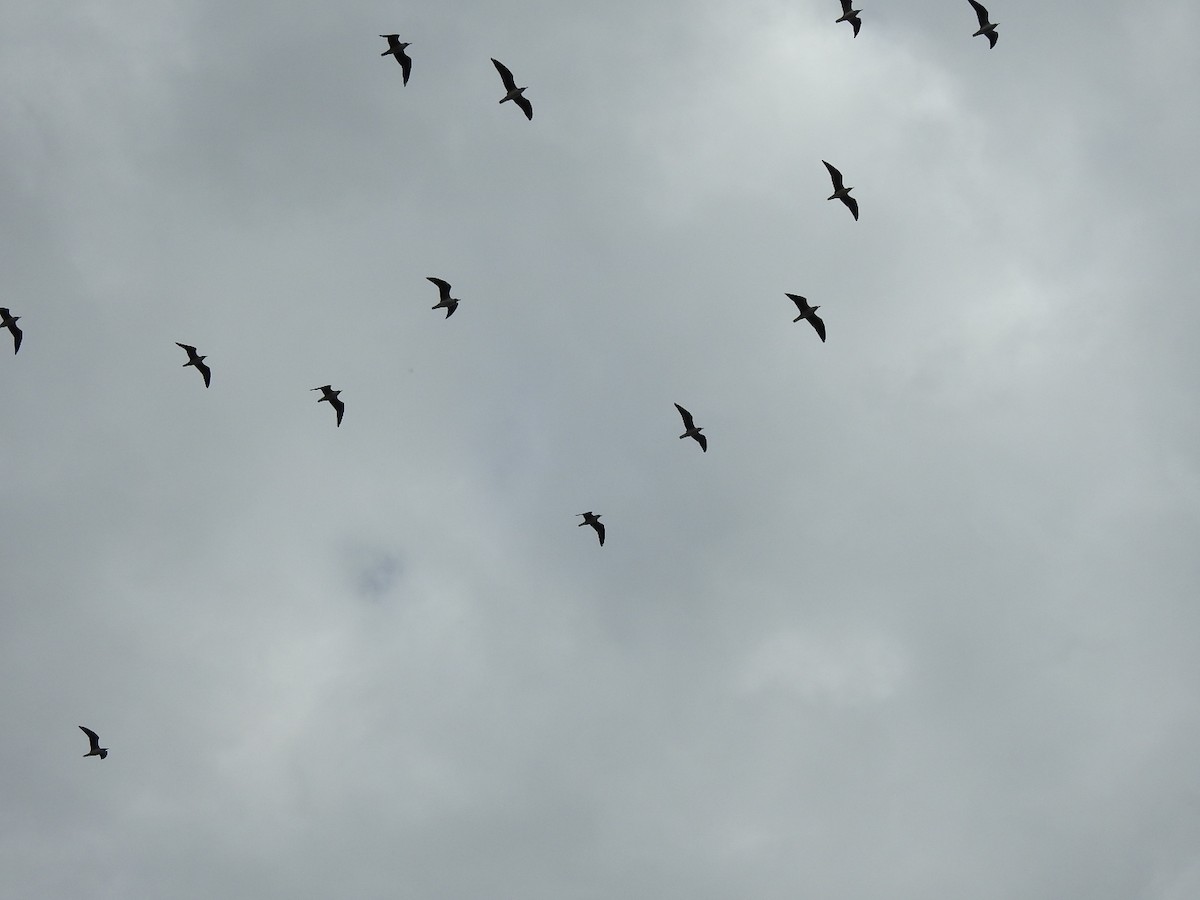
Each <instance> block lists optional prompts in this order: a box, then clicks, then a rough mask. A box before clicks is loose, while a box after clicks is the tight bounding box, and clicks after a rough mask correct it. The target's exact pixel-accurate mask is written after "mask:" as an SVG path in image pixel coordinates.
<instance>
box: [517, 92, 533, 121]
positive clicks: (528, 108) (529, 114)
mask: <svg viewBox="0 0 1200 900" xmlns="http://www.w3.org/2000/svg"><path fill="white" fill-rule="evenodd" d="M513 103H515V104H517V106H519V107H521V110H522V112H524V113H525V118H527V119H528V120H529V121H530V122H532V121H533V104H532V103H530V102H529V99H528V98H527V97H526V96H525V95H524V94H521V95H519V96H517V97H513Z"/></svg>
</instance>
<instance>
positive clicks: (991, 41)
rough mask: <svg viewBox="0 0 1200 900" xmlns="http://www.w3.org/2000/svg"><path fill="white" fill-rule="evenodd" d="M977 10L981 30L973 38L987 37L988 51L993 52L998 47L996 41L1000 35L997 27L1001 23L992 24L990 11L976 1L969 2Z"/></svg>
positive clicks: (968, 0) (970, 0)
mask: <svg viewBox="0 0 1200 900" xmlns="http://www.w3.org/2000/svg"><path fill="white" fill-rule="evenodd" d="M967 2H968V3H970V4H971V6H973V7H974V8H975V17H976V18H977V19H979V30H978V31H977V32H975V33H974V34H973V35H971V37H979V36H980V35H981V34H982V35H986V36H987V39H988V49H989V50H991V49H992V48H993V47H995V46H996V41H997V40H998V39H999V37H1000V35H999V34H997V32H996V26H997V25H999V24H1000V23H999V22H991V21H989V20H988V11H987V9H985V8H984V5H983V4H982V3H977V2H976V0H967Z"/></svg>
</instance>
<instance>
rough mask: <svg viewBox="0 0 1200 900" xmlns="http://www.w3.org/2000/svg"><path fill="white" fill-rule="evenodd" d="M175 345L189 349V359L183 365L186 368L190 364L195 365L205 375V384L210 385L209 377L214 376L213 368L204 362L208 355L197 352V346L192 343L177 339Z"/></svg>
mask: <svg viewBox="0 0 1200 900" xmlns="http://www.w3.org/2000/svg"><path fill="white" fill-rule="evenodd" d="M175 346H176V347H182V348H183V349H184V350H186V351H187V355H188V361H187V362H185V363H184V364H183V367H184V368H185V369H186V368H187V367H188V366H195V367H196V369H197V370H198V371H199V372H200V374H201V375H203V376H204V386H205V387H208V382H209V379H211V378H212V370H211V369H209V367H208V366H206V365H205V364H204V361H205V360H206V359H208V357H207V356H201V355H200V354H199V353H197V352H196V348H195V347H193V346H192V345H191V344H181V343H179V341H176V342H175Z"/></svg>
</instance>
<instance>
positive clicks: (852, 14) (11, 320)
mask: <svg viewBox="0 0 1200 900" xmlns="http://www.w3.org/2000/svg"><path fill="white" fill-rule="evenodd" d="M840 2H841V5H842V15H841V16H840V17H839V18H838V19H836V20H835V21H836V22H848V23H849V24H850V25H851V27H852V28H853V29H854V37H858V32H859V29H860V28H861V27H862V19H860V18H859V15H858V14H859V13H860V12H862V10H860V9H853V8H852V7H851V3H852V0H840ZM967 2H968V3H970V4H971V6H972V8H974V10H975V15H976V17H977V18H978V19H979V30H978V31H976V32H975V33H974V34H973V35H972V37H979V36H980V35H982V36H985V37H986V38H987V39H988V47H989V49H990V48H992V47H995V46H996V40H997V33H996V25H997V23H995V22H992V21H991V20H990V17H989V15H988V11H987V9H986V8H984V6H983V4H981V3H979V2H977V0H967ZM380 37H382V38H384V39H385V40H386V41H387V46H388V48H387V50H385V51H383V53H381V54H380V55H381V56H392V57H395V59H396V62H397V63H399V65H400V71H401V79H402V82H403V84H405V85H407V84H408V79H409V76H410V75H411V74H412V58H411V57H410V56H409V55H408V53H407V52H405V51H406V50H407V48H408V47H409V46H411V44H410V43H408V42H402V41H401V40H400V35H399V34H381V35H380ZM492 65H494V66H495V67H496V71H497V72H498V73H499V74H500V81H501V83H502V84H503V85H504V91H505V93H504V96H503V97H501V98H500V101H499V102H500V103H507V102H509V101H510V100H511V101H512V102H513V104H514V105H516V106H517V107H519V108H520V109H521V111H522V112H524V113H525V118H526V119H529V120H530V121H533V104H532V103H531V102H530V100H529V98H528V97H526V96H525V91H526V90H528V87H519V86H518V85H517V83H516V80H515V79H514V78H513V74H512V72H511V71H509V69H508V67H507V66H506V65H504V63H502V62H500V61H499V60H498V59H494V58H493V59H492ZM821 162H822V163H824V165H825V168H826V169H827V170H828V171H829V177H830V180H831V181H832V182H833V193H832V194H830V195H829V197H828V198H827V199H828V200H840V201H841V202H842V203H843V204H845V206H846V208H847V209H849V210H850V214H851V215H852V216H853V217H854V219H855V221H857V220H858V201H857V200H856V199H855V198H853V197H851V196H850V192H851V191H852V190H854V189H853V188H850V187H846V185H845V181H844V179H843V178H842V173H841V172H840V171H838V170H837V169H836V168H835V167H834V166H832V165H830V164H829V163H828V162H825V160H821ZM428 280H429V281H430V282H432V283H433V284H434V285H435V286H436V287H437V289H438V302H437V303H436V304H434V306H433V307H432V308H433V309H435V310H437V309H444V310H446V318H447V319H448V318H450V317H451V316H452V315H454V311H455V310H456V309H458V304H459V300H458V299H456V298H454V297H452V296H450V291H451V288H450V284H449V282H447V281H446V280H444V279H442V278H435V277H433V276H429V278H428ZM785 296H786V297H787V298H788V299H789V300H791V301H792V302H793V303H794V304H795V305H796V309H797V310H798V311H799V313H800V314H799V315H798V316H796V318H795V319H793V320H792V321H793V322H799V321H800V320H802V319H803V320H806V321H807V322H808V323H809V324H810V325H811V326H812V327H813V330H815V331H816V333H817V336H818V337H820V338H821V341H822V342H824V341H825V323H824V321H822V319H821V317H820V316H818V315H817V310H818V309H820V307H819V306H811V305H810V304H809V302H808V300H807V299H806V298H804V297H802V296H800V295H799V294H785ZM20 318H21V317H20V316H14V315H12V313H11V311H10V310H9V309H8V308H7V307H0V328H6V329H8V331H9V332H10V333H11V334H12V338H13V353H14V354H15V353H17V352H18V351H19V350H20V349H21V340H22V338H23V336H24V332H23V331H22V330H21V328H20V327H19V326H18V325H17V320H18V319H20ZM176 344H177V345H178V346H179V347H180V348H181V349H182V350H184V351H185V352H186V353H187V357H188V360H187V362H185V363H184V364H183V365H184V367H185V368H186V367H188V366H192V367H194V368H195V369H196V371H198V372H199V373H200V375H201V377H202V378H203V379H204V386H205V387H206V388H207V387H209V385H210V384H211V381H212V370H211V369H210V368H209V367H208V365H207V364H206V363H205V362H204V360H205V359H207V357H206V356H201V355H200V353H199V351H197V349H196V348H195V347H193V346H191V345H190V344H183V343H179V342H178V341H176ZM312 390H314V391H320V392H321V397H320V398H319V399H318V400H317V402H318V403H328V404H329V405H330V406H331V407H333V410H334V412H335V413H336V414H337V426H338V427H340V426H341V424H342V416H343V414H344V413H345V411H346V405H345V403H343V402H342V400H341V399H340V397H339V395H340V394H341V391H337V390H334V389H333V386H332V385H329V384H326V385H322V386H321V387H316V388H313V389H312ZM675 408H676V409H677V410H678V411H679V416H680V418H681V419H682V420H683V429H684V430H683V434H681V435H680V436H679V439H680V440H684V439H685V438H692V439H693V440H694V441H695V442H696V443H697V444H699V445H700V450H701V451H702V452H704V453H707V452H708V438H707V437H706V436H705V435H704V434H703V431H704V429H703V428H701V427H699V426H697V425H696V422H695V419H694V418H693V417H692V414H691V413H690V412H689V411H688V410H686V409H684V408H683V407H682V406H680V405H679V404H678V403H676V404H675ZM579 515H580V516H582V517H583V521H582V522H580V523H579V527H580V528H582V527H583V526H585V525H589V526H591V527H592V528H593V529H594V530H595V532H596V536H597V538H598V539H599V541H600V546H604V524H603V523H602V522H601V521H600V516H599V514H597V513H595V512H592V511H590V510H589V511H588V512H585V513H579ZM79 728H80V729H81V730H82V731H83V733H84V734H85V735H87V738H88V742H89V749H88V752H87V753H85V754H84V756H85V757H88V756H98V757H100V759H104V758H106V757H107V756H108V749H107V748H106V747H101V746H100V738H99V736H98V735H97V734H96V732H94V731H92V730H91V729H90V728H86V727H85V726H83V725H80V726H79Z"/></svg>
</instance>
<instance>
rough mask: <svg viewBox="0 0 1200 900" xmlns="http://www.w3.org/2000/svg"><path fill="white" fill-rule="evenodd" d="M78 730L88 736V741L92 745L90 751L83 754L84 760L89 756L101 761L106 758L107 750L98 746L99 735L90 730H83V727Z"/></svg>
mask: <svg viewBox="0 0 1200 900" xmlns="http://www.w3.org/2000/svg"><path fill="white" fill-rule="evenodd" d="M79 730H80V731H82V732H83V733H84V734H86V735H87V736H88V740H89V741H90V742H91V744H92V747H91V749H90V750H88V752H87V753H85V754H83V756H84V758H85V759H86V758H87V757H89V756H98V757H100V758H101V759H104V758H105V757H106V756H108V748H107V747H101V746H100V735H98V734H96V732H94V731H92V729H90V728H85V727H84V726H83V725H80V726H79Z"/></svg>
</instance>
